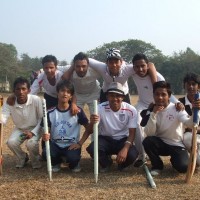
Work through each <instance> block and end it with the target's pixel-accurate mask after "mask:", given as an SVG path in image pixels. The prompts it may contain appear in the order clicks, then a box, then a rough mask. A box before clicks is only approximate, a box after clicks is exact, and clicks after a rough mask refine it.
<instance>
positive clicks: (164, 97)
mask: <svg viewBox="0 0 200 200" xmlns="http://www.w3.org/2000/svg"><path fill="white" fill-rule="evenodd" d="M153 96H154V101H155V104H156V105H158V106H163V107H167V106H168V104H169V98H170V96H169V95H168V93H167V89H166V88H157V89H156V90H155V92H154V94H153Z"/></svg>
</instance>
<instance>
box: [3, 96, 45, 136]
mask: <svg viewBox="0 0 200 200" xmlns="http://www.w3.org/2000/svg"><path fill="white" fill-rule="evenodd" d="M10 116H11V117H12V120H13V123H14V124H15V127H16V128H17V129H20V130H30V131H31V132H32V133H34V134H35V135H37V134H38V132H39V130H40V122H41V119H42V117H43V110H42V101H41V99H40V97H38V96H36V95H31V94H28V100H27V102H26V103H25V104H18V103H17V100H15V104H14V105H13V106H9V105H8V104H7V103H5V104H4V105H3V109H2V122H3V123H4V124H5V123H6V122H7V120H8V118H9V117H10Z"/></svg>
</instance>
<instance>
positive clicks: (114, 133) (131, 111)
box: [98, 101, 137, 140]
mask: <svg viewBox="0 0 200 200" xmlns="http://www.w3.org/2000/svg"><path fill="white" fill-rule="evenodd" d="M98 111H99V116H100V122H99V135H103V136H109V137H112V138H113V139H115V140H120V139H122V138H124V137H128V136H129V128H137V111H136V109H135V108H134V107H133V106H131V105H130V104H128V103H126V102H122V104H121V108H120V109H119V110H118V111H117V112H114V111H112V110H111V108H110V106H109V102H108V101H107V102H104V103H101V104H100V105H99V106H98Z"/></svg>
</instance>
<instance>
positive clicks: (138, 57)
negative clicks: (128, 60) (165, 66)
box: [132, 53, 149, 64]
mask: <svg viewBox="0 0 200 200" xmlns="http://www.w3.org/2000/svg"><path fill="white" fill-rule="evenodd" d="M137 60H145V62H146V63H148V62H149V60H148V58H147V56H146V55H145V54H143V53H137V54H135V55H134V57H133V59H132V63H133V64H134V62H135V61H137Z"/></svg>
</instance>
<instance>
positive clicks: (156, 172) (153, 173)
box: [151, 169, 162, 176]
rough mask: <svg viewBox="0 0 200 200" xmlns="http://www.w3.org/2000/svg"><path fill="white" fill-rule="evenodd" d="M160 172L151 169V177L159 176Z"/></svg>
mask: <svg viewBox="0 0 200 200" xmlns="http://www.w3.org/2000/svg"><path fill="white" fill-rule="evenodd" d="M161 171H162V170H160V169H152V170H151V175H152V176H159V175H160V174H161Z"/></svg>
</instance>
